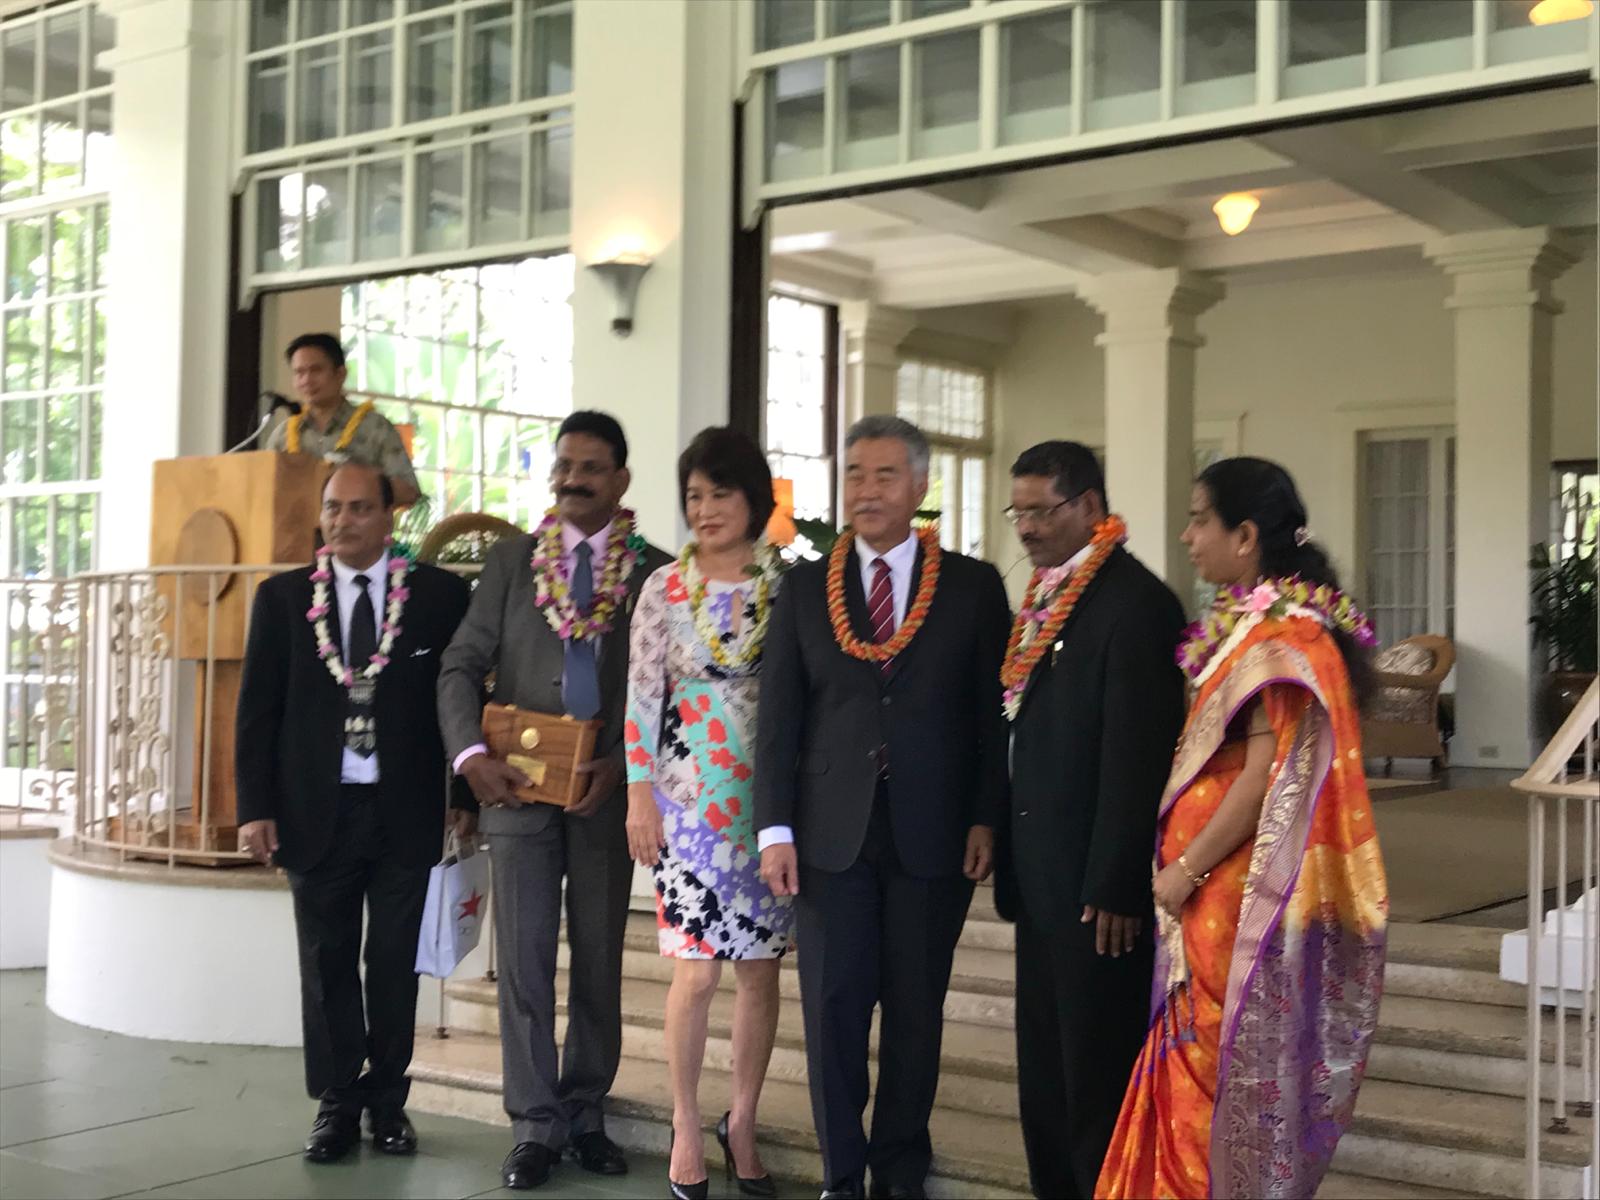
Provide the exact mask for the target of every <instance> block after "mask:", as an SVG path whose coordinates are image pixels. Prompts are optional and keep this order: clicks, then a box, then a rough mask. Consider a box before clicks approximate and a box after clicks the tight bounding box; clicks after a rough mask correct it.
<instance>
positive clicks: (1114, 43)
mask: <svg viewBox="0 0 1600 1200" xmlns="http://www.w3.org/2000/svg"><path fill="white" fill-rule="evenodd" d="M1085 15H1086V17H1087V20H1088V25H1089V28H1088V37H1089V62H1088V68H1089V102H1088V111H1087V112H1086V113H1085V122H1086V124H1087V125H1088V127H1089V128H1091V129H1106V128H1111V127H1113V126H1117V125H1130V124H1135V123H1137V122H1141V121H1153V120H1155V119H1156V118H1157V117H1158V116H1160V111H1161V110H1160V98H1159V95H1158V93H1157V89H1158V88H1159V87H1160V86H1161V6H1160V5H1159V4H1147V3H1145V2H1144V0H1106V2H1105V3H1103V4H1096V5H1094V6H1093V7H1092V8H1090V9H1089V10H1088V11H1087V13H1086V14H1085Z"/></svg>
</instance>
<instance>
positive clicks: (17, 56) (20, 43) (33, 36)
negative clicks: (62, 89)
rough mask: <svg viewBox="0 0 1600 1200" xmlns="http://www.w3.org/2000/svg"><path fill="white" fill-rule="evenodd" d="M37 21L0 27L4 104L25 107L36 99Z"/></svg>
mask: <svg viewBox="0 0 1600 1200" xmlns="http://www.w3.org/2000/svg"><path fill="white" fill-rule="evenodd" d="M38 52H39V23H38V22H37V21H29V22H27V23H26V24H20V25H11V26H8V27H5V28H0V76H3V77H4V80H5V83H4V88H3V90H0V96H3V103H4V106H5V107H6V108H25V107H26V106H27V105H29V104H33V103H35V102H37V100H38V99H39V96H38V88H37V86H36V80H35V77H34V71H35V70H36V68H37V65H38Z"/></svg>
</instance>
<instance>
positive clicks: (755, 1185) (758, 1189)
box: [717, 1113, 778, 1196]
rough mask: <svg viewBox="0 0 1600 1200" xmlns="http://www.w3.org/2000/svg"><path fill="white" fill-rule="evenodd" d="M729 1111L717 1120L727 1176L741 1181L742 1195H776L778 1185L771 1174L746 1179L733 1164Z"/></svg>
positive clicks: (740, 1191) (718, 1136)
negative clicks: (729, 1137)
mask: <svg viewBox="0 0 1600 1200" xmlns="http://www.w3.org/2000/svg"><path fill="white" fill-rule="evenodd" d="M728 1116H729V1114H728V1113H723V1114H722V1120H720V1121H718V1122H717V1141H718V1142H720V1143H721V1144H722V1162H723V1169H724V1170H725V1171H726V1173H727V1178H729V1179H737V1180H738V1181H739V1194H740V1195H741V1196H776V1195H777V1194H778V1185H777V1184H775V1183H773V1182H772V1176H771V1175H761V1176H758V1177H757V1178H755V1179H746V1178H745V1177H744V1176H743V1175H740V1174H738V1173H737V1172H736V1171H735V1170H734V1166H733V1147H732V1146H731V1145H729V1144H728Z"/></svg>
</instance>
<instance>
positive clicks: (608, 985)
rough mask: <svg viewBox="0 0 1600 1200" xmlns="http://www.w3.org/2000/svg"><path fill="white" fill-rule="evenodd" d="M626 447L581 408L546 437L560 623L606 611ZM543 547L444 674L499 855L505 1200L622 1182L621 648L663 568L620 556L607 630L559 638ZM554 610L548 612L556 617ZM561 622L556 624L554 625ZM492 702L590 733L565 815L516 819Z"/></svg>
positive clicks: (481, 616) (519, 542)
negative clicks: (487, 733) (545, 601)
mask: <svg viewBox="0 0 1600 1200" xmlns="http://www.w3.org/2000/svg"><path fill="white" fill-rule="evenodd" d="M629 478H630V477H629V474H628V441H627V438H626V437H625V436H624V434H623V432H622V426H621V425H619V424H618V423H617V421H616V419H615V418H614V417H611V416H608V415H607V414H605V413H602V412H594V411H579V412H575V413H573V414H572V415H571V416H569V417H568V418H567V419H566V420H565V421H563V422H562V423H561V428H560V429H559V430H557V436H556V454H555V461H554V463H553V464H552V466H551V472H550V487H551V490H552V491H553V492H554V493H555V497H556V521H557V527H556V528H555V529H553V530H552V533H553V534H554V535H555V539H556V541H557V543H558V545H557V547H556V551H557V554H556V557H558V559H559V570H556V567H555V565H554V564H551V565H546V566H544V567H542V568H541V570H543V571H546V572H551V573H552V574H551V575H549V576H548V577H547V581H546V582H547V586H549V585H552V584H560V583H563V582H564V583H565V585H566V589H567V591H566V594H567V596H568V597H569V600H568V601H566V603H567V604H570V608H569V609H568V612H569V615H576V616H588V615H594V614H597V613H601V612H603V611H605V610H603V609H601V608H598V607H597V606H598V605H600V604H601V603H602V601H603V600H604V599H605V597H604V593H603V592H602V589H601V587H600V583H601V581H602V579H604V578H605V576H606V573H607V570H608V569H609V568H608V566H607V563H608V560H610V559H611V557H612V556H613V555H616V557H617V560H618V561H617V569H618V570H621V569H622V559H623V557H624V555H623V553H622V550H621V548H620V547H619V546H617V545H614V544H613V539H612V537H611V535H612V533H613V532H618V533H620V530H618V529H617V527H616V522H618V521H619V520H622V519H624V517H623V510H622V497H623V495H624V494H625V493H626V492H627V490H628V483H629ZM539 537H540V535H538V534H527V535H524V536H522V537H517V538H507V539H506V540H505V541H503V542H501V543H500V544H499V545H497V546H496V547H495V548H494V549H493V550H492V551H491V552H490V554H489V557H488V560H487V561H486V562H485V563H484V566H483V574H482V575H481V576H480V577H479V579H478V587H477V590H476V591H475V592H474V593H473V596H472V606H471V608H470V609H469V610H468V613H467V618H466V620H464V621H463V622H462V623H461V629H460V632H459V633H457V635H456V637H455V639H454V640H453V641H452V642H451V643H450V649H449V650H448V651H447V652H446V654H445V658H444V667H443V669H442V670H441V671H440V674H439V698H438V699H439V721H440V724H441V725H442V727H443V728H444V736H445V745H446V746H447V747H448V749H449V752H450V755H451V760H452V761H453V763H454V764H455V769H456V771H457V772H459V773H460V774H461V775H462V776H463V777H465V779H466V780H467V782H468V783H469V784H471V786H472V791H473V794H474V795H476V796H477V798H478V800H479V801H480V802H481V803H482V804H483V805H484V806H485V807H484V810H483V828H484V832H485V833H487V834H488V835H489V850H490V853H491V854H492V855H493V856H494V905H495V914H496V916H495V936H496V937H497V938H498V939H499V942H498V945H499V948H500V950H499V954H500V956H499V960H498V961H499V970H500V985H499V993H500V1049H501V1058H502V1061H503V1065H504V1068H505V1071H504V1074H505V1089H504V1091H505V1107H506V1115H507V1116H508V1117H510V1118H511V1136H512V1139H513V1144H512V1149H511V1153H510V1154H508V1155H507V1156H506V1159H505V1162H504V1163H503V1164H502V1166H501V1169H500V1174H501V1179H502V1181H503V1182H504V1183H505V1185H506V1186H507V1187H508V1188H516V1189H518V1190H524V1189H528V1188H535V1187H539V1186H541V1185H542V1184H544V1183H545V1182H546V1181H547V1180H548V1179H549V1177H550V1170H551V1167H552V1166H554V1165H555V1163H556V1161H557V1160H558V1159H559V1158H560V1157H561V1154H562V1152H563V1151H568V1152H570V1154H571V1156H572V1157H573V1158H574V1159H576V1160H577V1163H578V1165H579V1166H580V1167H582V1168H583V1169H584V1170H586V1171H590V1172H592V1173H594V1174H597V1175H621V1174H625V1173H626V1172H627V1170H628V1164H627V1160H626V1159H625V1158H624V1157H623V1155H622V1151H621V1150H620V1149H619V1148H618V1147H617V1145H616V1144H615V1143H614V1142H612V1141H611V1139H610V1138H608V1137H607V1136H606V1132H605V1105H604V1101H605V1098H606V1094H607V1093H608V1092H610V1090H611V1084H612V1081H613V1080H614V1079H615V1078H616V1074H617V1066H618V1064H619V1062H620V1060H621V1056H622V943H623V938H624V935H625V934H626V932H627V920H628V894H629V891H630V889H631V887H632V884H633V859H632V858H631V857H629V855H628V835H627V829H626V826H625V821H626V819H627V813H628V799H627V793H626V790H625V781H624V770H623V765H622V753H623V742H622V721H623V709H624V706H625V704H626V701H627V691H628V635H629V627H630V618H631V616H632V614H633V605H634V601H635V600H637V599H638V595H639V588H640V587H641V586H642V585H643V583H644V581H645V580H646V579H647V578H649V576H650V574H651V572H653V571H654V570H656V568H658V567H660V566H663V565H665V564H666V563H669V562H671V561H672V560H671V558H670V557H669V556H668V555H667V554H665V553H664V552H662V551H661V550H658V549H657V548H656V547H654V546H651V545H648V544H646V543H645V542H644V540H643V539H642V538H638V537H637V536H636V535H635V537H632V538H629V539H628V540H629V541H630V542H632V543H633V547H632V549H630V551H629V554H630V555H631V557H632V559H633V566H632V568H631V571H630V572H629V573H628V574H627V575H626V577H625V578H624V579H623V580H622V583H623V585H624V587H625V595H624V597H623V598H622V599H621V601H620V602H617V603H615V604H614V606H612V605H611V604H610V602H607V606H608V607H609V608H610V615H609V617H608V618H607V620H606V624H608V625H609V628H608V629H606V630H605V631H604V632H599V633H596V634H595V635H594V636H592V637H576V636H569V637H562V636H561V634H560V633H558V632H557V631H556V630H555V629H553V628H551V622H550V619H549V614H548V613H547V610H546V609H545V608H541V607H540V606H539V605H538V604H537V603H536V595H537V590H538V585H537V580H536V578H535V574H534V570H533V569H532V567H531V566H530V564H531V562H532V559H533V557H534V553H533V551H534V547H535V545H536V543H537V542H538V541H539ZM560 609H561V603H560V602H557V604H556V607H555V609H554V611H557V612H559V611H560ZM557 623H558V624H560V623H562V621H561V618H560V617H559V616H558V617H557ZM491 673H493V675H494V697H493V698H494V701H495V703H497V704H515V705H516V706H517V707H518V708H525V709H529V710H532V711H534V712H542V713H552V714H553V713H565V714H567V715H569V716H573V717H578V718H581V719H584V720H589V719H594V720H598V721H600V722H601V729H600V734H599V736H598V738H597V739H596V741H595V748H594V754H595V757H594V759H593V760H592V761H590V762H587V763H582V764H580V765H579V770H581V771H582V772H584V773H585V775H587V777H588V781H589V782H588V786H587V788H586V789H585V791H584V794H583V795H582V796H581V797H579V798H578V799H577V800H576V801H574V802H573V803H572V805H571V806H570V807H568V808H567V809H565V810H562V809H559V808H556V807H554V806H552V805H549V804H526V805H525V804H522V803H521V802H520V801H519V800H518V799H517V796H516V791H515V789H517V788H519V787H522V786H524V785H525V784H526V782H527V781H526V779H525V778H524V777H523V775H522V773H521V772H520V771H518V770H517V769H516V768H515V767H513V766H511V765H510V764H509V763H506V762H503V761H501V760H500V759H497V758H495V757H494V756H493V755H491V754H490V753H489V752H488V747H487V746H485V745H484V744H483V732H482V729H483V700H484V696H483V688H484V680H485V679H486V678H487V677H488V676H489V675H490V674H491ZM563 877H565V880H566V892H565V901H566V910H567V943H568V947H569V949H570V951H571V959H570V963H569V966H568V969H567V1033H566V1039H565V1044H564V1046H563V1048H562V1053H561V1055H560V1058H559V1060H558V1058H557V1055H556V1028H555V1026H556V1006H555V983H556V951H557V948H558V945H559V943H560V940H561V907H562V900H563V893H562V886H561V885H562V879H563Z"/></svg>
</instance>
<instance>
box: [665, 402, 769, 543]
mask: <svg viewBox="0 0 1600 1200" xmlns="http://www.w3.org/2000/svg"><path fill="white" fill-rule="evenodd" d="M696 471H700V472H702V473H703V474H704V475H705V476H706V478H708V479H710V480H711V482H712V483H714V484H717V485H718V486H719V487H731V488H738V489H739V490H740V491H741V492H743V493H744V498H745V502H746V503H748V504H749V505H750V527H749V528H748V529H747V530H746V531H745V536H746V537H748V538H750V540H751V541H754V540H755V539H756V538H758V537H760V536H761V531H762V530H763V529H765V528H766V527H767V521H768V519H769V518H770V517H771V516H772V510H773V509H774V508H776V507H777V501H776V500H775V499H774V498H773V495H772V468H771V467H769V466H767V456H766V455H765V454H763V453H761V447H760V446H758V445H756V443H755V441H754V439H752V438H751V437H750V435H749V434H747V433H742V432H740V431H739V430H737V429H732V428H729V427H728V426H726V425H713V426H711V427H710V428H709V429H702V430H701V431H700V432H699V433H697V434H695V435H694V440H693V441H692V442H690V443H689V445H688V447H687V448H686V449H685V450H684V452H683V453H682V454H680V455H679V456H678V503H679V504H680V505H681V506H682V507H683V515H684V519H685V520H687V519H688V516H689V476H690V475H692V474H694V472H696Z"/></svg>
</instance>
